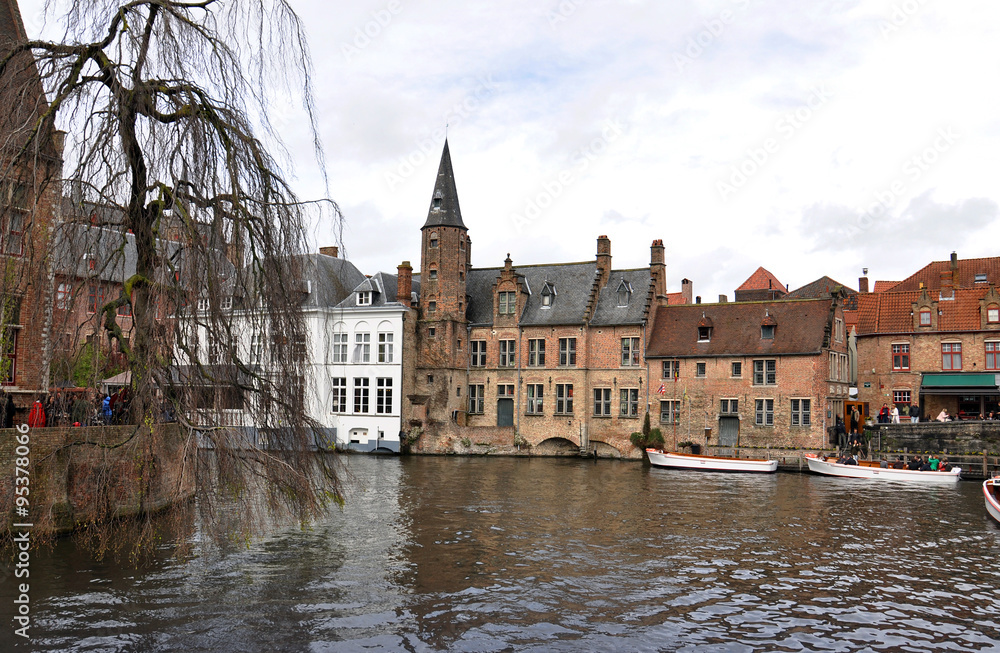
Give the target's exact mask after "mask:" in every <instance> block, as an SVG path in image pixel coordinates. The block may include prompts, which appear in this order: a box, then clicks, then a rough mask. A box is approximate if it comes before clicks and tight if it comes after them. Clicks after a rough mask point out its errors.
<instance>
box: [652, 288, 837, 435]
mask: <svg viewBox="0 0 1000 653" xmlns="http://www.w3.org/2000/svg"><path fill="white" fill-rule="evenodd" d="M646 359H647V361H648V362H649V369H650V385H651V387H653V388H654V394H653V398H654V400H655V401H654V404H653V405H654V410H655V411H656V414H657V415H658V419H657V420H656V422H658V425H659V427H660V429H661V430H662V432H663V436H664V439H665V440H666V444H667V446H668V447H672V446H676V445H677V443H678V442H683V441H688V442H694V443H698V444H701V445H708V446H718V447H735V446H742V447H750V446H755V447H776V446H794V447H824V446H827V442H828V440H827V431H826V429H827V427H829V426H832V425H833V423H834V421H833V420H834V416H835V415H838V414H842V412H843V404H844V401H845V400H846V399H847V397H848V387H849V386H848V379H847V375H848V370H847V338H846V333H845V332H844V328H843V309H842V307H841V306H840V298H839V293H838V292H837V291H836V290H834V291H833V293H832V295H831V296H830V297H827V298H823V299H804V300H785V301H772V302H736V303H719V304H694V305H688V306H667V307H665V308H661V309H660V310H659V311H658V312H657V314H656V320H655V322H654V323H653V328H652V333H651V335H650V339H649V346H648V348H647V350H646Z"/></svg>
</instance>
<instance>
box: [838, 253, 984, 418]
mask: <svg viewBox="0 0 1000 653" xmlns="http://www.w3.org/2000/svg"><path fill="white" fill-rule="evenodd" d="M998 281H1000V258H989V259H970V260H969V261H961V260H959V259H958V256H957V255H956V254H954V253H953V254H952V256H951V260H950V261H935V262H933V263H931V264H929V265H927V266H925V267H924V268H923V269H921V270H920V271H918V272H917V273H916V274H914V275H913V276H911V277H909V278H908V279H905V280H904V281H901V282H898V283H896V284H894V285H893V286H892V287H891V289H889V290H886V291H882V292H873V293H861V295H860V296H859V299H858V308H859V320H858V368H859V372H858V398H859V400H861V401H866V402H868V403H869V407H870V410H871V411H872V413H875V412H878V410H879V409H880V407H881V406H882V404H887V405H889V406H892V405H893V404H896V405H897V406H898V407H899V411H900V415H901V416H902V417H903V418H904V419H905V418H909V417H910V416H911V415H910V413H911V411H912V410H913V409H912V407H913V406H917V407H919V411H920V414H919V417H920V419H922V420H926V419H928V418H930V419H933V418H934V417H936V416H937V415H938V413H940V412H941V410H942V409H947V410H948V412H949V413H950V414H951V415H957V416H960V417H968V418H973V417H978V416H979V415H980V414H987V415H988V414H989V413H990V412H994V413H995V412H997V411H1000V292H998V290H997V283H998ZM877 285H878V284H876V286H877Z"/></svg>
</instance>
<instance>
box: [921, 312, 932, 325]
mask: <svg viewBox="0 0 1000 653" xmlns="http://www.w3.org/2000/svg"><path fill="white" fill-rule="evenodd" d="M930 325H931V312H930V311H928V310H923V311H920V326H930Z"/></svg>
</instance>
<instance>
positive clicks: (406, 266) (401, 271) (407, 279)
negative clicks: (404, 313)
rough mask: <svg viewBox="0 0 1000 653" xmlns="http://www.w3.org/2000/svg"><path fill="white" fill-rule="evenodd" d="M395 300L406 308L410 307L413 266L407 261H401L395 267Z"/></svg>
mask: <svg viewBox="0 0 1000 653" xmlns="http://www.w3.org/2000/svg"><path fill="white" fill-rule="evenodd" d="M396 273H397V275H398V276H397V277H396V301H398V302H399V303H400V304H402V305H403V306H406V307H407V308H409V307H410V296H411V295H412V293H413V266H411V265H410V262H409V261H403V262H402V263H400V264H399V267H397V268H396Z"/></svg>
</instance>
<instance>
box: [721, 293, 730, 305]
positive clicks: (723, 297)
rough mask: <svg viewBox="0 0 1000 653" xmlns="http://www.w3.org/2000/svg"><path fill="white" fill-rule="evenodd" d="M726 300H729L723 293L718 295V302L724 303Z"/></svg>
mask: <svg viewBox="0 0 1000 653" xmlns="http://www.w3.org/2000/svg"><path fill="white" fill-rule="evenodd" d="M727 301H729V300H728V299H727V298H726V296H725V295H719V303H720V304H725V303H726V302H727Z"/></svg>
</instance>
